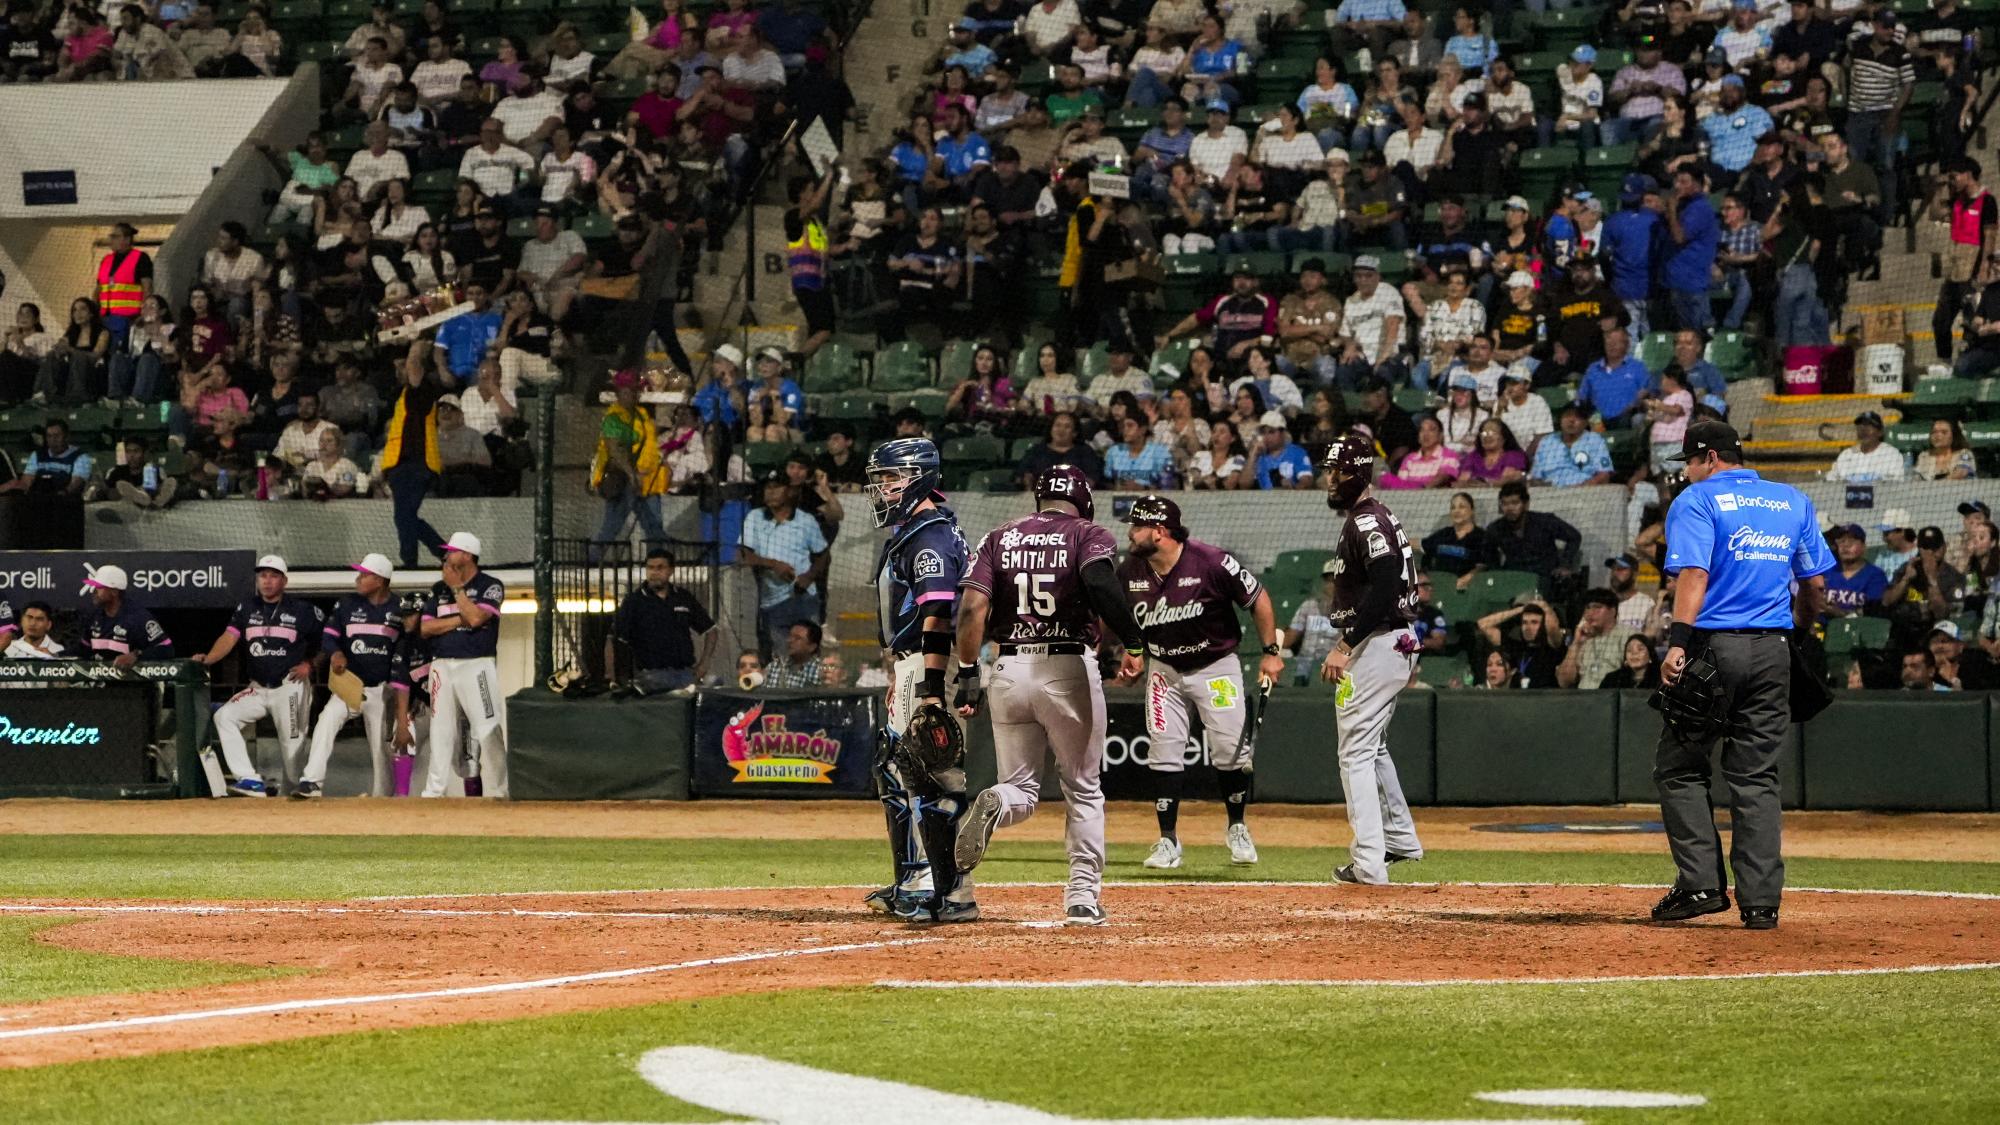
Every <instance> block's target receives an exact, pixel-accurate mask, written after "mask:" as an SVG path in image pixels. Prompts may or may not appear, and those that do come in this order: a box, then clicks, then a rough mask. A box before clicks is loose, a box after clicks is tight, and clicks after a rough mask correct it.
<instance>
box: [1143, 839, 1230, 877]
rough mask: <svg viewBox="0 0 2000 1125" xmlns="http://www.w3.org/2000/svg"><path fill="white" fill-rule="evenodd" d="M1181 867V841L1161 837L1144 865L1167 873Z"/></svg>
mask: <svg viewBox="0 0 2000 1125" xmlns="http://www.w3.org/2000/svg"><path fill="white" fill-rule="evenodd" d="M1252 854H1253V856H1254V854H1255V853H1254V852H1253V853H1252ZM1180 865H1181V844H1180V841H1179V840H1176V839H1174V838H1173V837H1172V836H1162V837H1160V842H1159V843H1157V844H1154V845H1153V851H1152V854H1150V855H1148V856H1147V857H1146V862H1145V863H1144V864H1142V866H1145V867H1150V868H1153V869H1154V870H1156V871H1167V870H1171V869H1173V868H1176V867H1179V866H1180Z"/></svg>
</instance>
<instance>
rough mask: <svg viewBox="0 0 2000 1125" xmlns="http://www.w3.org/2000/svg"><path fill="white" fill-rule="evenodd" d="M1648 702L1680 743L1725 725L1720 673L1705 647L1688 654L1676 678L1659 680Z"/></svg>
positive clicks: (1706, 735) (1707, 737) (1701, 737)
mask: <svg viewBox="0 0 2000 1125" xmlns="http://www.w3.org/2000/svg"><path fill="white" fill-rule="evenodd" d="M1648 702H1649V703H1650V704H1651V706H1652V707H1653V709H1654V710H1656V711H1658V712H1659V713H1660V718H1661V719H1662V720H1664V721H1665V722H1666V725H1667V729H1668V730H1670V731H1672V732H1673V734H1674V738H1675V739H1676V740H1678V741H1679V742H1680V743H1681V745H1683V746H1694V745H1697V744H1700V743H1703V742H1707V741H1708V740H1710V739H1712V738H1717V737H1720V736H1721V735H1722V734H1724V733H1726V732H1727V731H1728V729H1729V699H1728V696H1727V695H1726V694H1725V692H1724V690H1723V684H1722V674H1721V672H1719V671H1718V670H1717V669H1716V667H1715V662H1714V661H1713V660H1710V659H1709V656H1708V650H1707V649H1705V648H1704V649H1700V650H1697V651H1696V652H1694V653H1693V654H1692V655H1690V656H1689V657H1688V662H1687V665H1686V667H1684V668H1682V669H1681V675H1680V679H1678V680H1675V681H1674V682H1673V683H1671V684H1668V683H1662V684H1661V685H1660V687H1659V690H1657V691H1655V692H1654V693H1653V698H1652V699H1650V700H1648Z"/></svg>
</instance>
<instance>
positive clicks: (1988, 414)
mask: <svg viewBox="0 0 2000 1125" xmlns="http://www.w3.org/2000/svg"><path fill="white" fill-rule="evenodd" d="M1972 412H1973V413H1974V414H1976V415H1978V416H1979V417H1981V418H2000V378H1992V379H1981V380H1980V381H1979V389H1978V390H1977V391H1975V392H1974V393H1973V395H1972Z"/></svg>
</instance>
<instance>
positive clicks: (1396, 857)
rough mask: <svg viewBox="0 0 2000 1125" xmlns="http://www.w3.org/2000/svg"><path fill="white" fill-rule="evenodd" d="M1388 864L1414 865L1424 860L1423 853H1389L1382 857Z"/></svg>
mask: <svg viewBox="0 0 2000 1125" xmlns="http://www.w3.org/2000/svg"><path fill="white" fill-rule="evenodd" d="M1382 858H1383V859H1385V860H1387V861H1388V862H1390V863H1416V862H1418V861H1420V860H1422V859H1423V858H1424V853H1422V852H1417V853H1416V854H1414V855H1411V854H1409V853H1406V852H1389V853H1387V854H1386V855H1384V856H1383V857H1382Z"/></svg>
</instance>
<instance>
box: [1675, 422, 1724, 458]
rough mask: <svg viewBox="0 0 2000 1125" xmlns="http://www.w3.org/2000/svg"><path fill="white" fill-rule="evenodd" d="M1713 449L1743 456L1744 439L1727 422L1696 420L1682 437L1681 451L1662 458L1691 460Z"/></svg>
mask: <svg viewBox="0 0 2000 1125" xmlns="http://www.w3.org/2000/svg"><path fill="white" fill-rule="evenodd" d="M1711 449H1713V450H1716V451H1718V452H1721V453H1734V454H1736V455H1738V456H1741V455H1742V453H1743V439H1742V438H1739V437H1737V436H1736V427H1734V426H1732V425H1730V424H1729V423H1727V422H1696V423H1694V424H1693V425H1690V426H1689V427H1688V428H1687V434H1686V435H1685V436H1683V437H1682V438H1681V451H1680V452H1679V453H1676V454H1674V455H1673V456H1672V457H1666V458H1662V460H1666V461H1691V460H1693V459H1694V458H1696V457H1699V456H1701V455H1702V454H1704V453H1707V452H1708V451H1709V450H1711Z"/></svg>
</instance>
